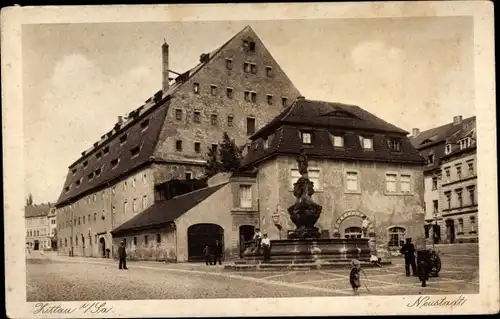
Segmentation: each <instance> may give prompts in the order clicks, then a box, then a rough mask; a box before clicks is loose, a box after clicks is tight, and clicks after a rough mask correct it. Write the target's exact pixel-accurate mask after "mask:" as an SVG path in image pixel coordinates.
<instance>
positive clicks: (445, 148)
mask: <svg viewBox="0 0 500 319" xmlns="http://www.w3.org/2000/svg"><path fill="white" fill-rule="evenodd" d="M444 153H445V154H450V153H451V144H446V146H445V147H444Z"/></svg>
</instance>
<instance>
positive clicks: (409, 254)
mask: <svg viewBox="0 0 500 319" xmlns="http://www.w3.org/2000/svg"><path fill="white" fill-rule="evenodd" d="M415 251H416V250H415V246H413V244H412V243H411V238H406V244H404V245H403V247H402V248H401V250H400V251H399V252H400V253H401V254H403V255H405V271H406V276H407V277H409V276H410V265H411V271H412V273H413V276H417V265H416V264H415Z"/></svg>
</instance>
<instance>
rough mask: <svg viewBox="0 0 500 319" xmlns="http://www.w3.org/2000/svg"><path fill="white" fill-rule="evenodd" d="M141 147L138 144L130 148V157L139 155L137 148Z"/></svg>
mask: <svg viewBox="0 0 500 319" xmlns="http://www.w3.org/2000/svg"><path fill="white" fill-rule="evenodd" d="M140 149H141V147H140V146H136V147H134V148H133V149H131V150H130V155H131V156H132V157H134V156H137V155H139V150H140Z"/></svg>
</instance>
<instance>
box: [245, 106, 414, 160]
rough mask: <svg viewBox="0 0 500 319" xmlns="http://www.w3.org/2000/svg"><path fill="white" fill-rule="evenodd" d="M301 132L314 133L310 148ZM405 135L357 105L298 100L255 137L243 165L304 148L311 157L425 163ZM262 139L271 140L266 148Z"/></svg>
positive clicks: (289, 153)
mask: <svg viewBox="0 0 500 319" xmlns="http://www.w3.org/2000/svg"><path fill="white" fill-rule="evenodd" d="M299 129H307V130H308V131H309V132H310V133H311V135H312V143H311V145H304V144H303V143H302V140H301V137H300V134H299V132H300V131H299ZM332 134H335V135H342V136H344V147H339V148H337V147H334V146H333V143H332V139H331V136H332ZM406 134H407V132H406V131H404V130H402V129H400V128H398V127H396V126H394V125H392V124H390V123H387V122H385V121H383V120H381V119H379V118H378V117H376V116H374V115H372V114H371V113H369V112H367V111H365V110H363V109H361V108H360V107H358V106H353V105H345V104H340V103H329V102H322V101H310V100H297V101H296V102H294V103H293V104H292V105H291V106H290V107H289V108H287V109H285V110H284V111H283V112H282V113H281V114H280V115H278V116H277V117H276V118H274V119H273V120H272V121H271V122H270V123H269V124H268V125H267V126H265V127H264V128H262V129H261V130H260V131H259V132H257V133H256V134H255V135H254V136H252V140H253V143H252V146H251V148H250V151H249V153H248V154H247V156H246V157H245V158H244V160H243V166H244V167H248V166H252V165H253V164H255V163H257V162H259V161H261V160H264V159H266V158H269V157H272V156H274V155H279V154H283V155H286V154H288V155H298V154H299V153H300V150H301V148H302V147H305V148H306V153H307V154H308V156H313V157H320V158H330V159H350V160H372V161H384V162H401V163H415V164H423V163H424V159H423V158H422V157H421V156H420V154H419V153H418V151H417V150H416V149H415V148H414V147H413V146H412V145H411V143H410V141H409V140H408V138H407V137H406ZM360 135H362V136H370V137H372V138H373V150H364V149H363V148H362V146H361V143H360V140H359V136H360ZM261 137H263V138H267V140H268V147H267V148H266V149H264V145H263V144H264V142H263V139H262V138H261ZM388 137H391V138H394V139H396V140H398V141H399V142H400V144H401V147H400V151H392V150H391V149H390V148H389V144H388Z"/></svg>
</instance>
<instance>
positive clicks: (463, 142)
mask: <svg viewBox="0 0 500 319" xmlns="http://www.w3.org/2000/svg"><path fill="white" fill-rule="evenodd" d="M458 143H459V144H460V149H461V150H463V149H464V148H467V147H470V137H466V138H464V139H461V140H460V141H459V142H458Z"/></svg>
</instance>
